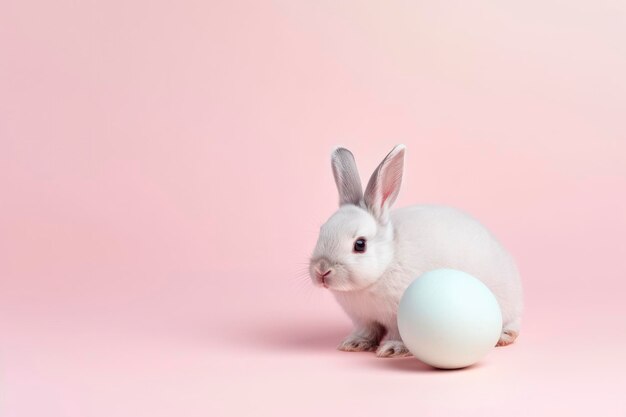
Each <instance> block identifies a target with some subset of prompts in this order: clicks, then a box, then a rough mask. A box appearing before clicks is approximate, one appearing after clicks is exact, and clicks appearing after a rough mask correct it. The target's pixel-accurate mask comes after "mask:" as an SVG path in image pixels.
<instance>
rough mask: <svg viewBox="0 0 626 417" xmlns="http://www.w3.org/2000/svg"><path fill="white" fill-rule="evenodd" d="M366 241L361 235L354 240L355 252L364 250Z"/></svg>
mask: <svg viewBox="0 0 626 417" xmlns="http://www.w3.org/2000/svg"><path fill="white" fill-rule="evenodd" d="M366 246H367V244H366V242H365V239H363V238H362V237H360V238H358V239H357V240H356V241H355V242H354V251H355V252H365V249H366Z"/></svg>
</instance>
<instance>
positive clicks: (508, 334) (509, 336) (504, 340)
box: [496, 329, 518, 346]
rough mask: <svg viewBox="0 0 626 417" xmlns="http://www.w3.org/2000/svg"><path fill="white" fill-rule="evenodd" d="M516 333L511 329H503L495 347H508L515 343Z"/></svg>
mask: <svg viewBox="0 0 626 417" xmlns="http://www.w3.org/2000/svg"><path fill="white" fill-rule="evenodd" d="M517 335H518V332H517V331H515V330H512V329H504V330H503V331H502V334H501V335H500V340H498V343H497V344H496V346H508V345H510V344H511V343H513V342H515V339H517Z"/></svg>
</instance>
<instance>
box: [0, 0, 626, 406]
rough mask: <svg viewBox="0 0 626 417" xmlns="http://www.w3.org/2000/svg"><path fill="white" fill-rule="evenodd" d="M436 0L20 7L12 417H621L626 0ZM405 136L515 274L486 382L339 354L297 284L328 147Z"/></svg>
mask: <svg viewBox="0 0 626 417" xmlns="http://www.w3.org/2000/svg"><path fill="white" fill-rule="evenodd" d="M431 3H432V4H426V3H424V2H422V3H418V2H414V3H412V2H381V3H380V4H379V3H375V2H343V3H341V4H338V2H332V1H322V2H292V1H275V2H249V3H240V2H221V4H219V3H217V2H202V1H195V2H194V1H181V2H176V3H167V2H159V1H157V2H153V1H146V0H138V1H133V2H126V1H116V0H114V1H106V2H105V1H101V2H74V1H65V0H60V1H55V2H44V1H37V0H21V1H19V2H18V1H11V0H9V1H5V2H3V6H2V13H0V56H2V62H1V64H0V192H1V195H2V197H3V198H2V203H1V205H0V208H1V216H0V332H1V335H2V337H1V338H0V390H1V393H0V415H2V416H7V417H18V416H19V417H22V416H28V417H31V416H32V417H35V416H37V417H39V416H46V417H57V416H68V417H74V416H76V417H94V416H95V417H105V416H106V417H109V416H129V417H130V416H133V417H136V416H150V417H158V416H229V415H255V416H256V415H274V416H277V415H300V416H319V415H322V413H323V414H324V415H333V414H343V415H359V416H367V415H390V414H391V413H395V412H397V413H402V414H403V415H424V416H425V415H444V414H455V415H461V414H462V415H464V416H470V415H481V416H484V415H496V414H497V415H514V416H528V415H557V414H558V413H561V412H562V413H564V415H565V413H567V415H602V416H611V415H615V416H623V415H625V414H626V401H625V399H624V398H625V397H624V387H625V386H626V365H625V363H624V352H625V351H626V307H625V303H624V293H625V291H626V244H625V239H624V236H626V216H625V214H626V194H625V190H626V134H625V132H624V109H625V108H626V77H625V76H624V74H626V50H625V49H624V42H623V40H624V39H626V24H625V18H626V9H625V8H624V4H623V3H621V2H612V1H599V2H594V3H593V5H591V4H590V3H589V2H582V1H575V2H566V3H564V2H556V1H530V2H521V3H516V4H511V3H510V2H503V3H501V4H500V3H498V2H487V1H485V2H478V3H472V5H469V4H467V3H465V2H455V3H447V2H431ZM440 3H441V4H440ZM396 143H405V144H406V145H407V147H408V153H407V161H406V172H405V175H406V177H405V181H404V184H403V189H402V191H401V193H400V197H399V200H398V203H397V205H398V206H403V205H408V204H412V203H418V202H430V203H443V204H451V205H454V206H457V207H460V208H463V209H465V210H467V211H469V212H471V213H472V214H474V215H475V216H476V217H478V218H479V219H480V220H482V221H483V222H484V223H485V224H486V225H487V226H488V227H490V228H491V229H492V230H493V231H494V232H495V233H496V234H497V236H499V238H500V239H501V240H502V241H503V242H504V243H505V244H506V246H507V247H508V248H509V249H510V250H511V252H512V253H513V254H514V255H515V257H516V258H517V260H518V263H519V266H520V270H521V272H522V275H523V279H524V284H525V291H526V300H527V303H526V305H527V307H526V308H527V313H526V316H525V321H524V325H523V329H522V333H521V336H520V338H519V339H518V343H516V344H515V345H513V346H511V347H507V348H499V349H496V350H494V351H493V352H492V353H491V354H490V355H489V356H488V357H487V358H486V360H485V361H484V362H482V363H481V364H480V365H479V366H476V367H474V368H470V369H467V370H464V371H454V372H436V371H431V370H430V369H428V368H427V367H425V366H423V365H421V364H420V363H419V362H417V361H416V360H414V359H397V360H383V359H376V358H375V357H374V356H373V355H372V354H350V353H343V352H338V351H336V350H334V348H335V346H336V345H337V344H338V342H339V341H340V340H341V338H342V337H343V336H344V335H345V334H347V332H348V331H349V330H350V326H349V323H348V321H347V319H346V318H345V317H344V315H343V314H342V312H341V311H340V310H339V308H338V307H337V306H336V305H335V303H334V302H333V300H332V297H331V296H330V294H328V293H324V292H323V291H322V290H317V289H314V288H312V287H311V286H310V285H309V283H308V282H307V279H306V277H303V276H302V273H301V272H302V271H303V270H304V267H305V264H306V261H307V257H308V255H309V253H310V251H311V250H312V248H313V245H314V243H315V239H316V232H317V229H318V226H319V225H320V224H321V222H322V221H324V220H325V218H326V217H327V216H328V215H330V214H331V213H332V211H333V210H334V209H335V204H336V200H337V197H336V191H335V189H334V184H333V181H332V175H331V171H330V164H329V160H328V159H329V152H330V149H331V147H332V146H333V145H335V144H343V145H345V146H347V147H349V148H351V149H352V150H353V151H354V152H355V154H356V158H357V162H358V163H359V166H360V168H361V171H362V175H364V176H365V175H368V174H369V173H370V172H371V171H372V170H373V169H374V167H375V165H376V164H377V163H378V162H379V160H380V159H381V157H382V156H383V155H384V154H385V153H386V152H387V151H388V150H389V149H391V147H392V145H393V144H396Z"/></svg>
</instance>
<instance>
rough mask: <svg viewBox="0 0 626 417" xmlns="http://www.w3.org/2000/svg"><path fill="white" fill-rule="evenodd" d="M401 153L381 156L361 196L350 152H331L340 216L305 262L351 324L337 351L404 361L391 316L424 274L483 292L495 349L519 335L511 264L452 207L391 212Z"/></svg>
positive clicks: (518, 295) (516, 282)
mask: <svg viewBox="0 0 626 417" xmlns="http://www.w3.org/2000/svg"><path fill="white" fill-rule="evenodd" d="M403 162H404V146H401V145H399V146H397V147H396V148H394V149H393V150H392V151H391V152H390V153H389V154H388V155H387V157H385V159H384V160H383V162H382V163H381V164H380V165H379V166H378V168H377V169H376V171H375V172H374V174H372V177H371V179H370V181H369V183H368V186H367V189H366V190H365V193H363V192H362V191H361V190H362V189H361V182H360V179H359V176H358V172H357V170H356V163H355V162H354V157H353V156H352V153H350V151H348V150H347V149H344V148H338V149H336V150H335V151H334V152H333V158H332V167H333V174H334V176H335V181H336V183H337V187H338V189H339V197H340V201H339V205H340V207H339V210H337V212H335V214H333V215H332V216H331V217H330V218H329V219H328V221H327V222H326V223H325V224H324V225H322V227H321V229H320V237H319V239H318V242H317V245H316V247H315V250H314V252H313V255H312V257H311V262H310V268H311V269H310V270H311V277H312V279H313V281H314V283H316V284H318V285H320V286H322V287H324V288H328V289H329V290H330V291H331V292H332V293H333V294H334V296H335V298H336V299H337V301H338V302H339V304H340V305H341V306H342V307H343V309H344V310H345V311H346V313H347V314H348V315H349V316H350V318H351V319H352V321H353V322H354V325H355V329H354V331H353V332H352V334H350V335H349V336H348V337H347V338H346V339H345V340H344V341H343V342H342V343H341V344H340V345H339V349H341V350H348V351H363V350H376V354H377V355H378V356H383V357H391V356H404V355H408V354H409V353H408V350H407V349H406V347H405V346H404V344H403V343H402V340H401V338H400V334H399V332H398V328H397V322H396V317H397V309H398V304H399V302H400V298H401V297H402V294H403V293H404V290H405V289H406V288H407V287H408V285H409V284H410V283H411V282H412V281H413V280H414V279H415V278H417V277H418V276H419V275H421V274H422V273H424V272H426V271H430V270H433V269H438V268H452V269H458V270H461V271H465V272H467V273H469V274H471V275H473V276H475V277H476V278H478V279H480V280H481V281H482V282H484V283H485V285H487V287H489V289H490V290H491V291H492V292H493V293H494V294H495V296H496V298H497V299H498V302H499V304H500V308H501V310H502V319H503V328H502V335H501V337H500V340H499V342H498V345H507V344H509V343H512V342H513V341H514V340H515V338H516V337H517V335H518V333H519V327H520V323H521V314H522V287H521V283H520V279H519V274H518V272H517V269H516V267H515V263H514V262H513V259H512V258H511V256H510V255H509V254H508V253H507V251H506V250H505V249H504V248H503V247H502V246H501V245H500V243H498V241H497V240H496V239H495V238H494V237H493V236H492V235H491V233H490V232H489V231H488V230H487V229H486V228H485V227H484V226H483V225H481V224H480V223H479V222H478V221H477V220H475V219H474V218H472V217H471V216H469V215H467V214H465V213H463V212H461V211H459V210H456V209H454V208H451V207H443V206H434V205H419V206H410V207H406V208H401V209H397V210H393V211H392V210H390V207H391V206H392V204H393V202H394V201H395V199H396V197H397V195H398V192H399V189H400V184H401V180H402V170H403Z"/></svg>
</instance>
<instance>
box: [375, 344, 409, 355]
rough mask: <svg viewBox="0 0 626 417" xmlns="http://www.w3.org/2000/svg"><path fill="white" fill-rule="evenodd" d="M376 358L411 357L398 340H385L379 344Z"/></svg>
mask: <svg viewBox="0 0 626 417" xmlns="http://www.w3.org/2000/svg"><path fill="white" fill-rule="evenodd" d="M376 356H378V357H379V358H398V357H402V356H411V352H409V350H408V349H407V348H406V346H404V343H402V341H400V340H386V341H384V342H382V343H381V344H380V346H379V347H378V349H377V350H376Z"/></svg>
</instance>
